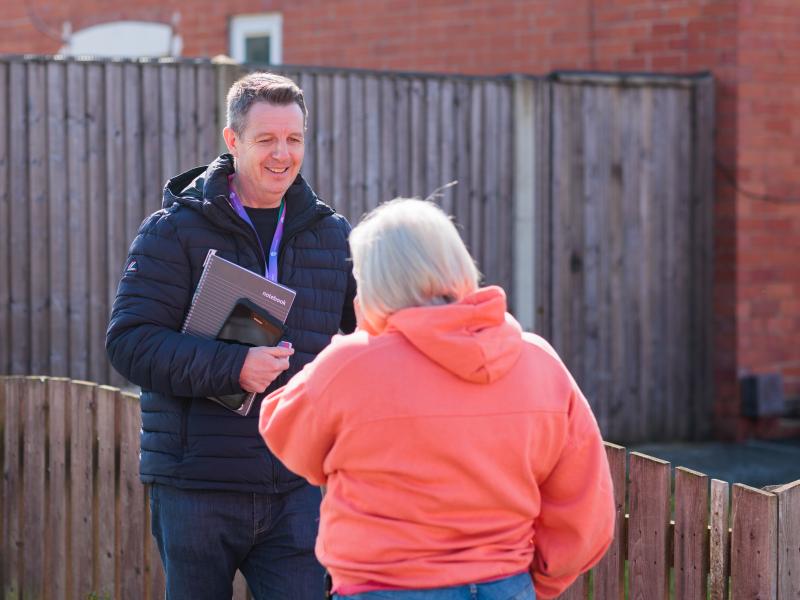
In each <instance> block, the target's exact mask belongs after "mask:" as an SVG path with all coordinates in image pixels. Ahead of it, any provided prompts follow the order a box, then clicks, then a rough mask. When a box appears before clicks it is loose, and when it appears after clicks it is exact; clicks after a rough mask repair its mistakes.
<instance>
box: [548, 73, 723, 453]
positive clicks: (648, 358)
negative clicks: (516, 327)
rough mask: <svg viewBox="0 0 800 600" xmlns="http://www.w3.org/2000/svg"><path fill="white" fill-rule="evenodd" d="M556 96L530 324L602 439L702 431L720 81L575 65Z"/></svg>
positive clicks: (699, 434) (707, 389)
mask: <svg viewBox="0 0 800 600" xmlns="http://www.w3.org/2000/svg"><path fill="white" fill-rule="evenodd" d="M548 91H549V93H550V102H551V105H550V110H549V111H548V113H549V118H550V122H549V130H547V129H545V128H542V129H545V131H544V132H543V133H542V134H541V135H543V136H547V137H548V138H549V143H550V148H551V149H552V154H551V156H550V157H549V161H548V165H549V169H548V171H547V172H544V173H542V174H541V176H540V177H539V180H540V185H541V186H544V188H545V190H549V191H550V193H544V194H540V196H539V197H538V198H537V199H538V200H539V201H538V202H537V203H536V204H535V207H536V209H537V210H538V212H539V215H540V218H539V219H537V222H536V223H535V226H536V227H538V234H537V236H535V237H536V238H538V239H539V240H540V244H541V246H540V255H539V257H538V260H537V261H536V268H537V269H538V270H537V275H538V279H539V281H538V282H537V285H536V286H535V289H536V290H538V293H537V301H538V307H539V315H538V317H539V318H538V320H537V327H536V329H537V330H538V331H541V332H542V333H543V334H544V335H545V337H547V338H548V339H549V340H550V341H551V342H552V344H553V346H554V347H555V348H556V350H558V352H559V354H560V355H561V357H562V358H563V359H564V361H565V362H566V364H567V365H568V366H569V368H570V370H571V371H572V373H573V374H574V376H575V378H576V380H577V381H578V382H579V383H580V385H581V388H582V390H583V392H584V393H585V394H586V396H587V398H589V399H590V401H591V403H592V408H593V409H594V411H595V414H596V415H597V419H598V422H599V424H600V428H601V430H602V431H603V435H604V436H605V437H606V438H608V439H612V440H639V441H656V440H672V439H680V438H693V439H705V438H706V437H707V436H708V434H709V432H710V430H711V419H710V415H711V414H712V402H713V390H712V377H713V374H712V371H713V369H712V363H711V356H712V354H711V339H712V332H711V324H712V320H713V319H712V314H711V309H712V299H711V281H712V257H711V251H712V237H711V219H712V215H711V209H712V206H713V204H712V202H710V199H711V198H712V197H713V190H712V171H711V165H712V161H711V152H712V131H711V128H706V127H699V126H698V125H697V124H698V123H711V122H713V117H712V116H711V114H710V112H711V110H712V109H713V84H712V81H711V80H710V79H707V78H706V79H697V78H686V79H680V78H675V77H671V78H666V79H659V78H654V77H651V78H647V79H646V80H641V79H638V78H636V77H622V76H609V75H605V76H600V75H579V74H573V75H562V76H559V77H558V78H556V80H555V81H554V82H553V83H552V84H551V85H550V87H549V90H548ZM687 117H688V118H687Z"/></svg>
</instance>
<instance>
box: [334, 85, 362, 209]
mask: <svg viewBox="0 0 800 600" xmlns="http://www.w3.org/2000/svg"><path fill="white" fill-rule="evenodd" d="M332 77H333V123H332V128H333V137H332V144H331V146H332V151H333V160H332V161H331V166H332V175H333V185H332V189H333V195H332V197H331V200H332V201H333V206H334V207H335V208H336V210H337V211H339V212H340V213H342V214H343V215H344V216H345V217H347V218H348V219H349V220H350V222H351V223H353V224H355V222H356V221H355V219H356V216H355V215H353V214H351V212H350V210H349V207H350V201H349V200H348V195H349V187H348V185H349V182H350V179H349V176H348V170H349V165H350V160H349V156H350V143H349V142H350V136H349V131H350V128H349V123H348V114H349V113H348V105H349V101H348V98H347V97H348V93H347V91H348V90H347V75H342V74H339V73H337V74H335V75H332Z"/></svg>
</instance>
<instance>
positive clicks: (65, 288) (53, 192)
mask: <svg viewBox="0 0 800 600" xmlns="http://www.w3.org/2000/svg"><path fill="white" fill-rule="evenodd" d="M66 86H67V82H66V65H65V64H64V63H63V62H61V61H50V62H48V63H47V150H48V160H47V179H48V180H49V181H50V182H51V184H50V185H49V186H48V190H47V194H48V197H47V204H48V213H49V214H48V219H49V236H47V242H48V250H47V254H48V260H49V272H48V279H49V284H50V297H49V300H50V310H49V315H48V328H49V338H50V339H49V344H50V346H49V348H48V353H49V355H50V370H49V372H48V373H49V374H50V375H61V376H63V375H68V374H69V316H68V305H69V250H68V249H69V236H70V232H69V220H68V217H67V214H68V203H69V197H68V195H67V187H66V186H65V185H63V183H58V184H55V185H54V184H53V182H64V181H66V180H67V121H66V111H65V107H66V98H67V91H66ZM106 234H108V232H106Z"/></svg>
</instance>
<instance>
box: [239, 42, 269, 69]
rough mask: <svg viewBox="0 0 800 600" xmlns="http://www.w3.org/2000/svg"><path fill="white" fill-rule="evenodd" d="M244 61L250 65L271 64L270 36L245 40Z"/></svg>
mask: <svg viewBox="0 0 800 600" xmlns="http://www.w3.org/2000/svg"><path fill="white" fill-rule="evenodd" d="M244 57H245V58H244V60H245V62H249V63H269V36H268V35H259V36H248V37H246V38H245V40H244Z"/></svg>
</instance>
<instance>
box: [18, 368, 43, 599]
mask: <svg viewBox="0 0 800 600" xmlns="http://www.w3.org/2000/svg"><path fill="white" fill-rule="evenodd" d="M23 386H24V395H23V398H24V400H23V402H24V413H25V416H24V418H25V425H24V431H25V434H24V436H23V437H24V440H23V442H24V444H23V448H24V454H23V458H22V465H23V470H24V475H23V478H22V479H23V482H24V484H23V491H22V493H23V498H24V500H23V502H22V522H23V525H22V581H23V585H22V596H23V597H24V598H41V597H42V593H43V591H44V590H43V585H42V583H43V582H42V580H43V577H42V573H43V572H44V569H43V567H44V555H45V544H44V542H45V529H44V525H45V518H44V517H45V515H46V514H47V513H46V511H45V506H46V505H45V473H46V471H45V446H46V442H47V435H46V434H47V429H46V426H45V423H46V414H45V411H46V399H47V394H46V390H47V381H46V380H45V379H44V378H40V377H27V378H25V380H24V382H23Z"/></svg>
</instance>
